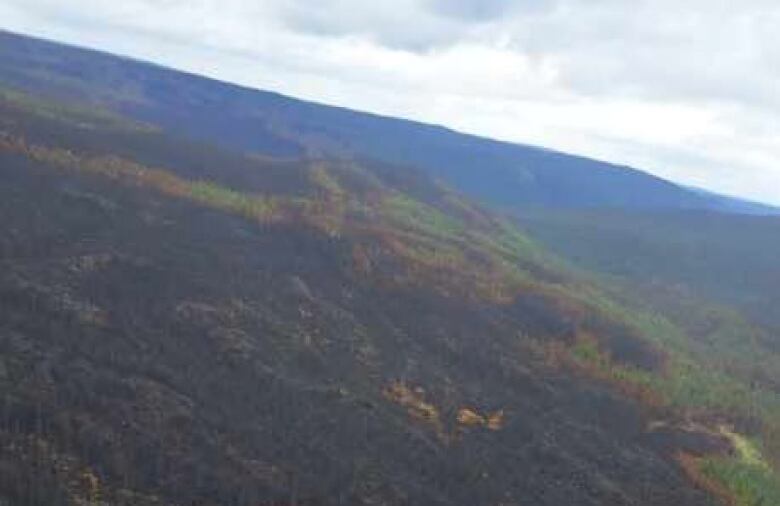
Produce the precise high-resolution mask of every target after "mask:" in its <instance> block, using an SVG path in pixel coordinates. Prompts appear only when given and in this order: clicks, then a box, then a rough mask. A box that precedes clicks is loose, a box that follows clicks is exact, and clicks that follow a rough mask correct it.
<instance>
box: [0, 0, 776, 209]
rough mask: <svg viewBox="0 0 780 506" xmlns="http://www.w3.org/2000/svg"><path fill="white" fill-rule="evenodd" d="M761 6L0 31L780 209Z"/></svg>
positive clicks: (425, 13) (23, 12)
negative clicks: (538, 149)
mask: <svg viewBox="0 0 780 506" xmlns="http://www.w3.org/2000/svg"><path fill="white" fill-rule="evenodd" d="M778 26H780V3H778V2H776V1H775V0H740V1H734V0H730V1H725V0H721V1H718V0H685V1H683V2H681V1H679V0H492V1H491V0H393V1H386V2H381V1H366V0H253V1H250V0H122V1H121V2H118V1H115V0H0V27H2V28H5V29H7V30H12V31H16V32H21V33H26V34H31V35H38V36H42V37H46V38H51V39H55V40H59V41H63V42H69V43H74V44H78V45H82V46H87V47H93V48H98V49H102V50H106V51H110V52H114V53H119V54H123V55H127V56H132V57H136V58H141V59H145V60H149V61H153V62H156V63H160V64H163V65H168V66H172V67H175V68H179V69H183V70H188V71H192V72H197V73H201V74H205V75H208V76H211V77H216V78H219V79H223V80H226V81H232V82H236V83H240V84H244V85H248V86H252V87H256V88H261V89H266V90H274V91H278V92H281V93H284V94H287V95H292V96H295V97H299V98H304V99H309V100H315V101H318V102H324V103H328V104H333V105H341V106H346V107H350V108H353V109H359V110H364V111H370V112H375V113H379V114H385V115H390V116H398V117H404V118H410V119H416V120H421V121H425V122H431V123H438V124H443V125H446V126H449V127H451V128H455V129H457V130H460V131H464V132H469V133H475V134H479V135H484V136H488V137H493V138H498V139H502V140H509V141H516V142H522V143H526V144H535V145H540V146H544V147H547V148H552V149H557V150H561V151H565V152H570V153H576V154H581V155H586V156H591V157H595V158H599V159H602V160H607V161H612V162H616V163H622V164H628V165H631V166H634V167H637V168H640V169H642V170H646V171H648V172H651V173H654V174H657V175H660V176H662V177H665V178H667V179H671V180H674V181H677V182H680V183H683V184H688V185H694V186H699V187H702V188H706V189H710V190H714V191H718V192H721V193H726V194H730V195H736V196H741V197H745V198H750V199H754V200H760V201H764V202H770V203H774V204H780V164H779V163H778V160H780V114H779V113H780V30H778V29H777V27H778Z"/></svg>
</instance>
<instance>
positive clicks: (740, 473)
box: [701, 427, 780, 506]
mask: <svg viewBox="0 0 780 506" xmlns="http://www.w3.org/2000/svg"><path fill="white" fill-rule="evenodd" d="M721 431H722V433H723V434H724V435H725V436H727V437H728V438H729V439H730V440H731V441H732V444H733V446H734V449H735V454H734V455H733V456H732V457H728V458H708V459H704V460H703V461H702V464H701V471H702V472H703V473H704V475H705V476H707V477H708V478H711V479H715V480H717V481H718V482H720V483H722V484H723V485H724V486H725V488H726V489H727V490H728V491H729V492H730V494H731V495H732V496H733V498H734V501H735V503H736V505H737V506H774V505H776V504H780V477H779V476H778V475H777V473H776V472H775V471H774V470H773V469H772V467H771V466H770V465H769V463H768V462H767V461H766V460H765V458H764V457H763V454H762V448H761V442H760V441H755V440H751V439H749V438H747V437H745V436H742V435H740V434H737V433H735V432H733V431H731V430H729V429H727V428H725V427H723V428H721Z"/></svg>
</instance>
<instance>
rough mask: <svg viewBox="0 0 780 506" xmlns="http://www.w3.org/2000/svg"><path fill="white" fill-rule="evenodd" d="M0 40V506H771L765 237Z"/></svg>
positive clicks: (643, 179) (428, 144)
mask: <svg viewBox="0 0 780 506" xmlns="http://www.w3.org/2000/svg"><path fill="white" fill-rule="evenodd" d="M2 37H3V39H2V44H0V53H2V54H3V55H4V56H3V58H0V82H2V83H4V84H3V85H2V87H0V215H1V216H2V217H3V223H4V227H5V228H4V234H2V236H0V265H1V266H2V268H0V304H1V305H0V307H2V311H0V399H2V404H0V505H2V506H6V505H14V506H16V505H86V504H89V505H93V504H106V505H112V506H113V505H142V506H143V505H181V506H184V505H193V504H197V505H204V506H205V505H214V506H216V505H225V504H229V505H238V506H245V505H246V506H249V505H253V506H254V505H257V504H302V505H329V504H334V505H335V504H365V505H384V504H387V505H406V504H415V505H417V504H420V505H439V504H440V505H452V504H463V505H467V504H468V505H471V504H490V505H497V504H502V505H519V506H522V505H526V504H529V503H530V504H534V505H541V506H564V505H566V506H568V505H571V504H576V505H584V506H591V505H592V506H603V505H610V506H611V505H615V506H629V505H631V506H633V505H642V506H656V505H657V506H662V505H663V506H667V505H670V504H673V505H681V506H699V505H701V506H704V505H712V506H715V505H719V504H735V505H738V506H759V505H761V506H765V505H767V504H780V479H778V473H777V470H778V469H780V384H778V382H777V380H776V378H777V377H778V376H777V373H778V371H780V348H778V345H777V338H776V333H775V331H774V329H775V327H773V326H772V325H773V323H772V322H771V321H759V319H758V318H754V316H755V315H757V314H760V313H761V309H760V308H761V306H760V305H758V304H756V300H759V299H764V298H769V299H771V298H772V297H774V292H773V291H772V290H773V287H774V284H773V283H772V280H773V279H775V278H773V277H772V275H774V274H776V270H775V269H774V267H773V263H772V262H771V259H772V258H773V251H776V249H775V243H774V242H773V240H772V238H771V237H767V236H764V235H763V234H764V233H765V232H767V231H771V230H774V229H773V228H772V227H774V226H776V223H777V221H776V219H775V218H770V217H760V216H759V217H756V216H729V217H726V216H725V215H721V214H712V213H708V212H700V211H697V212H688V211H683V210H682V209H681V208H684V209H687V208H688V207H698V206H700V205H702V206H704V207H707V206H708V205H709V204H706V202H709V200H707V199H709V198H710V197H709V196H706V195H702V194H700V193H698V192H691V191H689V190H687V189H682V188H680V187H677V186H674V185H671V184H669V183H666V182H663V181H660V180H657V179H655V178H652V177H650V176H647V175H644V174H642V173H639V172H636V171H629V170H625V169H621V168H612V169H605V170H604V171H601V169H600V168H599V167H603V164H600V163H599V162H594V161H589V160H581V159H579V162H577V163H582V164H584V165H582V166H581V170H582V171H583V172H582V173H581V176H582V177H583V178H585V179H587V184H584V183H583V184H580V186H581V187H582V190H583V191H582V192H581V193H573V192H571V185H575V183H576V182H577V181H578V180H577V177H578V176H577V173H578V171H579V170H580V169H571V170H570V169H568V168H567V169H565V170H564V169H563V168H561V171H560V172H556V170H557V169H554V168H552V165H556V166H557V164H558V161H572V160H574V159H572V158H571V157H568V156H567V155H562V154H557V153H549V152H544V151H541V150H538V149H536V148H525V147H520V146H509V145H504V144H498V143H492V141H485V140H481V139H476V138H467V137H463V136H460V135H459V134H454V133H452V132H448V131H445V130H441V129H436V128H434V127H425V126H420V125H414V124H410V123H408V122H398V121H395V120H387V119H383V118H376V117H371V116H366V115H361V114H359V113H353V112H349V111H343V110H337V109H329V108H323V107H322V106H316V105H313V104H304V103H300V102H295V101H292V100H291V99H285V98H282V97H279V96H276V95H270V94H262V93H259V92H254V91H249V90H243V89H239V88H235V87H229V86H228V85H224V84H220V83H215V82H213V81H208V80H204V79H201V78H197V77H194V76H188V75H182V74H177V73H175V72H173V71H170V70H165V69H160V68H157V67H152V66H148V65H145V64H139V63H136V62H130V61H127V60H122V59H118V58H116V57H112V56H108V55H101V54H97V53H92V52H84V51H81V50H75V49H72V48H68V47H62V46H56V45H52V44H50V43H43V42H40V41H35V40H30V39H23V38H19V37H17V36H12V35H3V36H2ZM204 90H205V91H204ZM179 91H180V92H179ZM206 92H208V94H207V95H203V93H206ZM206 96H208V97H210V98H208V100H207V101H206V102H204V100H205V97H206ZM155 97H156V98H155ZM261 100H267V101H269V103H273V104H275V105H268V108H271V109H273V108H274V107H277V106H278V105H279V104H288V106H289V108H290V109H289V110H288V111H285V110H281V111H277V113H276V114H277V116H274V117H275V118H276V119H275V120H274V121H277V122H270V123H269V121H268V116H264V114H265V113H261V112H260V111H262V110H263V109H262V107H260V106H258V105H257V104H258V103H259V101H261ZM204 103H205V104H208V103H210V104H211V105H210V106H206V105H204ZM269 110H270V109H269ZM230 111H232V112H230ZM325 113H327V114H332V115H334V116H332V117H330V120H334V121H332V122H331V121H330V120H329V121H328V125H330V124H334V125H336V124H338V125H340V126H338V128H337V131H338V132H339V133H338V135H339V136H343V137H342V141H343V142H350V143H351V142H355V143H366V144H365V145H366V146H368V145H369V144H370V143H371V142H378V139H380V137H381V136H380V135H379V134H377V137H371V135H368V134H366V135H363V133H365V132H370V128H368V126H370V125H372V124H374V125H380V126H382V128H384V127H386V126H388V125H395V127H398V128H399V129H402V130H404V131H405V132H407V133H405V134H403V135H401V134H398V135H399V136H398V137H397V138H396V140H388V144H386V145H385V146H390V147H392V146H393V145H394V144H393V143H394V142H398V143H399V144H398V145H399V146H400V145H403V146H407V147H406V148H405V149H407V150H408V153H414V156H415V157H420V159H419V160H418V162H419V163H416V162H415V160H410V159H401V158H399V157H400V156H401V155H397V153H396V154H392V153H391V154H384V155H382V153H380V152H379V151H377V150H378V148H371V149H369V148H367V147H366V148H365V150H363V148H361V149H360V150H359V151H360V153H358V154H359V155H360V156H356V154H355V153H353V152H349V151H351V150H352V149H357V148H354V147H351V148H349V149H345V148H344V145H343V144H338V145H334V144H333V139H335V138H336V137H337V136H336V134H334V133H333V132H330V131H328V130H327V129H326V128H325V126H323V124H322V123H321V121H323V120H322V117H321V116H320V114H325ZM344 117H353V118H356V119H355V121H358V122H364V121H365V122H368V123H360V124H361V125H362V126H363V127H364V128H360V129H359V130H360V132H358V131H355V132H352V133H349V134H348V133H347V131H346V130H342V128H343V127H344V124H343V123H342V122H341V119H343V118H344ZM206 118H208V121H206ZM258 118H259V119H258ZM296 118H297V119H296ZM335 119H338V120H339V121H335ZM293 120H294V121H295V122H298V123H300V122H306V121H311V123H310V125H311V130H306V129H303V128H300V129H299V128H297V127H296V128H295V129H291V128H288V126H289V125H291V124H293V123H288V122H292V121H293ZM279 122H281V123H279ZM372 122H376V123H372ZM263 125H265V126H263ZM280 125H287V126H284V128H282V126H280ZM401 127H403V128H401ZM334 128H336V126H334ZM377 128H379V127H377ZM420 129H422V130H425V129H429V131H432V132H438V133H437V134H436V135H441V136H442V137H441V139H443V140H442V141H441V142H442V143H444V144H448V143H449V142H456V143H457V142H467V140H468V139H471V140H470V141H468V142H473V143H474V144H468V146H466V147H464V148H463V149H467V152H468V153H471V156H473V157H475V158H473V159H480V160H481V162H480V163H481V164H483V166H484V167H485V168H486V170H487V167H499V168H500V167H502V165H501V163H502V162H501V161H500V158H501V157H503V156H509V155H505V154H506V153H510V152H511V153H515V154H513V155H512V156H513V157H514V156H515V155H517V156H518V157H520V155H519V154H518V153H522V157H526V156H528V157H530V158H528V157H526V158H523V159H524V160H525V161H526V163H531V162H533V167H531V168H529V169H528V170H529V171H531V172H533V173H534V174H536V171H538V174H540V175H539V181H537V182H535V183H533V184H530V183H529V184H526V183H522V184H521V186H516V187H513V188H512V192H514V191H517V192H518V193H517V194H515V193H512V195H525V197H523V198H524V204H523V206H517V207H516V208H514V209H513V211H514V214H512V215H503V214H499V213H497V212H496V211H495V210H493V208H494V206H496V205H499V206H500V205H501V202H500V200H501V197H495V198H487V199H482V200H475V199H474V197H475V196H478V195H479V194H480V192H481V191H484V192H486V193H487V194H491V195H492V194H493V193H494V190H493V189H490V188H489V187H488V186H489V184H496V185H502V184H503V183H502V182H501V177H500V175H497V176H496V177H495V178H493V176H490V177H489V178H488V177H485V178H483V180H484V182H485V184H486V185H488V186H485V187H483V188H482V189H481V190H474V191H471V192H469V193H468V194H466V192H463V191H461V190H462V188H463V187H459V186H458V181H457V178H458V177H460V176H457V174H459V173H461V172H459V170H460V169H457V170H456V169H453V172H452V173H450V172H449V171H442V172H441V173H440V172H437V171H438V170H439V169H437V168H436V167H440V166H439V165H437V164H436V163H429V162H427V161H425V160H423V159H422V158H423V157H424V158H425V159H426V160H428V158H427V157H429V156H430V157H431V158H430V159H431V160H433V159H437V157H444V158H442V160H444V159H445V158H446V159H447V160H449V161H450V162H453V163H455V161H458V160H461V158H464V157H459V156H458V153H460V152H459V151H457V150H456V151H450V150H449V148H446V149H445V148H443V147H441V145H440V144H437V141H436V140H435V138H433V137H428V138H426V137H424V136H423V137H420V135H422V134H420V132H421V131H422V130H420ZM329 132H330V133H329ZM404 135H410V136H411V137H404ZM434 137H435V136H434ZM371 139H373V140H371ZM415 139H416V140H415ZM415 142H417V143H420V144H414V143H415ZM361 145H362V144H361ZM325 146H326V147H325ZM486 146H492V148H488V147H486ZM453 149H454V148H453ZM481 149H486V150H487V151H480V150H481ZM492 149H495V150H496V151H495V153H499V152H500V153H502V154H500V155H499V154H496V155H495V156H496V157H497V158H495V159H493V158H490V156H492V155H490V156H488V155H487V154H486V153H488V152H491V153H493V151H490V150H492ZM507 150H508V151H507ZM513 150H517V151H513ZM529 153H536V154H537V155H538V156H539V157H540V158H538V159H535V158H533V157H532V155H530V154H529ZM368 155H375V156H368ZM396 155H397V156H396ZM483 155H484V156H483ZM404 156H407V155H404ZM408 156H412V155H408ZM450 157H453V158H450ZM549 157H551V158H549ZM519 159H520V158H517V159H515V158H512V159H511V160H510V161H508V162H507V164H508V165H506V167H509V166H510V165H512V166H514V163H515V162H516V161H517V160H519ZM490 160H492V161H491V162H490V164H488V163H487V161H490ZM507 160H508V159H507ZM550 160H555V163H554V164H553V163H552V162H550V164H551V165H548V164H547V163H548V162H549V161H550ZM461 161H462V160H461ZM397 162H403V163H400V164H399V163H397ZM493 162H495V163H493ZM510 162H511V163H510ZM464 163H465V162H464ZM474 163H476V162H474ZM469 167H471V166H468V165H463V166H462V167H461V168H462V169H463V172H462V174H467V175H468V177H469V178H473V177H474V174H473V173H472V169H471V168H469ZM591 169H592V171H593V172H592V171H591ZM491 170H492V169H491ZM497 170H498V169H497ZM599 171H601V172H599ZM531 172H529V173H531ZM500 173H501V172H500V170H499V172H497V173H496V174H500ZM542 173H545V174H547V175H548V176H549V179H544V178H542V176H541V174H542ZM596 173H599V174H601V175H600V176H596V175H595V174H596ZM444 174H450V176H447V177H444ZM453 174H455V175H453ZM512 174H514V175H513V177H515V176H516V173H515V172H513V173H512ZM588 174H590V175H589V176H587V175H588ZM605 174H606V175H605ZM483 175H484V174H480V177H482V176H483ZM548 176H545V177H548ZM564 176H565V177H564ZM586 176H587V177H586ZM535 177H536V176H534V178H535ZM603 178H605V179H603ZM616 178H617V179H616ZM617 181H623V182H625V184H626V185H627V186H623V187H622V189H623V190H626V189H628V188H635V191H637V192H639V193H638V195H642V196H643V198H644V196H645V195H647V198H648V200H647V202H650V203H652V205H651V206H650V207H651V208H652V209H649V210H648V209H646V210H644V212H639V210H637V209H633V207H634V204H633V203H632V202H633V201H628V200H620V199H621V198H625V196H626V195H629V194H631V192H628V193H626V192H625V191H621V192H617V191H616V188H614V187H611V186H610V185H612V184H614V183H616V182H617ZM461 183H462V184H466V185H468V184H467V183H466V182H465V180H464V181H461ZM548 183H549V184H548ZM621 184H622V183H621ZM634 184H636V185H637V186H636V187H633V186H632V185H634ZM583 185H584V186H583ZM645 185H649V186H645ZM653 188H656V189H657V192H656V190H653ZM631 191H634V190H631ZM522 192H527V193H526V194H523V193H522ZM618 193H622V195H623V197H619V196H618V195H617V194H618ZM507 195H509V193H507ZM573 195H576V196H573ZM654 195H655V196H654ZM691 195H695V198H696V199H704V201H702V200H696V202H697V203H695V205H693V204H694V202H693V201H691V200H688V199H689V198H693V197H691ZM564 197H565V198H566V199H567V200H566V202H561V201H558V200H556V199H560V198H564ZM656 197H657V199H658V200H655V199H656ZM534 199H537V200H536V201H535V200H534ZM576 199H580V200H576ZM670 199H671V200H670ZM716 200H718V201H719V202H722V199H721V197H717V198H716ZM529 201H530V202H536V203H541V202H544V203H545V204H546V205H548V206H553V207H555V209H550V208H549V207H548V208H545V209H542V210H540V209H538V208H537V209H536V210H535V211H531V210H528V209H527V208H526V207H525V205H527V204H528V202H529ZM702 202H705V204H702ZM596 204H598V205H605V206H618V207H619V208H621V207H624V208H632V209H631V210H630V211H629V210H628V209H622V210H621V209H614V208H613V209H610V210H609V211H607V210H603V209H602V210H589V211H587V212H586V211H585V210H584V209H578V210H577V211H576V212H573V211H572V210H571V207H590V206H592V205H596ZM656 206H660V208H659V207H656ZM661 208H663V212H661V211H662V209H661ZM670 208H671V209H670ZM649 211H652V212H649ZM669 216H675V217H674V218H668V217H669ZM721 217H722V218H723V221H720V219H721ZM518 220H519V225H521V226H519V225H518ZM578 220H580V221H578ZM654 220H658V221H654ZM707 220H711V221H710V222H709V223H710V226H709V228H708V227H706V226H703V225H702V224H706V223H708V221H707ZM751 227H755V228H751ZM643 228H644V229H648V231H643ZM724 230H730V231H731V232H730V235H719V234H721V233H723V231H724ZM630 231H633V232H634V233H635V234H638V235H633V236H632V235H630V233H629V232H630ZM578 234H579V235H578ZM637 237H639V238H640V239H641V240H637ZM664 241H666V242H664ZM686 241H688V242H686ZM691 245H692V246H691ZM653 248H656V249H653ZM710 250H711V251H712V253H711V254H709V253H708V256H706V258H705V259H704V260H705V261H703V262H701V264H700V265H699V264H697V260H696V258H697V257H696V255H700V254H701V253H702V252H709V251H710ZM759 250H760V251H759ZM665 251H668V252H671V253H672V254H674V255H675V256H676V257H679V260H680V262H679V263H675V262H673V261H672V260H673V259H671V258H670V257H669V255H668V254H667V255H664V252H665ZM759 252H760V253H761V254H758V253H759ZM734 256H742V257H750V258H753V259H754V260H755V261H753V262H750V265H749V266H746V267H745V268H744V269H738V268H737V266H738V265H739V264H738V263H735V262H734V261H733V258H734ZM713 269H716V270H718V271H719V272H718V273H717V276H716V275H713V273H712V272H710V271H711V270H713ZM685 276H688V277H687V278H686V277H685ZM762 276H763V279H762ZM654 280H657V281H658V282H657V283H653V281H654ZM717 280H720V282H717ZM740 281H741V284H740ZM759 281H761V282H765V283H764V284H761V283H759ZM730 284H734V285H735V286H734V290H733V291H731V290H729V288H728V286H729V285H730ZM681 285H685V286H682V287H681ZM770 306H771V304H768V305H767V306H766V307H770Z"/></svg>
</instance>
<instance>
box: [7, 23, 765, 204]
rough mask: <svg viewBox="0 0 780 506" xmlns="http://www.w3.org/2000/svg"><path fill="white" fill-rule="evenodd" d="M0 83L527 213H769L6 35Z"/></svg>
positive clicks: (513, 147)
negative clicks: (396, 169) (396, 174)
mask: <svg viewBox="0 0 780 506" xmlns="http://www.w3.org/2000/svg"><path fill="white" fill-rule="evenodd" d="M0 83H4V84H6V85H7V86H11V87H16V88H21V89H26V90H30V91H35V92H36V93H41V94H44V95H47V96H50V97H55V98H64V99H68V100H76V101H84V102H87V103H92V104H98V105H101V106H104V107H107V108H109V109H112V110H114V111H117V112H120V113H122V114H126V115H129V116H131V117H133V118H136V119H138V120H142V121H148V122H151V123H154V124H156V125H159V126H161V127H163V128H166V129H170V130H172V131H174V132H175V133H176V134H177V135H187V136H189V137H192V138H195V139H202V140H207V141H211V142H215V143H218V144H221V145H223V146H225V147H229V148H233V149H239V150H242V151H250V152H262V153H266V154H273V155H276V156H301V155H304V154H306V155H309V156H321V155H329V156H334V155H336V156H341V157H358V158H363V157H369V158H373V159H378V160H383V161H385V162H389V163H393V164H401V165H409V166H414V167H417V168H419V169H422V170H423V171H425V172H426V173H427V174H429V175H432V176H434V177H436V178H440V179H442V180H444V181H446V182H447V183H448V184H450V185H451V186H453V187H455V188H457V189H458V190H460V191H462V192H464V193H466V194H468V195H470V196H472V197H475V198H478V199H480V200H483V201H485V202H488V203H490V204H492V205H494V206H498V207H501V208H505V209H510V210H511V209H516V208H518V207H522V206H529V205H539V206H548V207H562V208H582V207H616V208H629V209H691V208H693V209H722V210H728V211H733V210H737V211H739V212H750V213H770V212H774V213H776V212H777V210H776V209H772V208H769V207H767V206H762V205H758V204H751V203H747V202H741V201H735V200H732V199H727V198H724V197H720V196H717V195H711V194H705V193H702V192H698V191H695V190H691V189H688V188H684V187H681V186H678V185H675V184H673V183H670V182H668V181H664V180H662V179H659V178H657V177H653V176H651V175H649V174H646V173H643V172H640V171H638V170H634V169H632V168H629V167H622V166H616V165H612V164H608V163H604V162H599V161H596V160H591V159H587V158H582V157H578V156H572V155H567V154H563V153H558V152H554V151H550V150H546V149H542V148H537V147H532V146H523V145H518V144H508V143H502V142H497V141H492V140H489V139H484V138H479V137H475V136H470V135H464V134H460V133H457V132H453V131H451V130H448V129H445V128H442V127H437V126H431V125H425V124H420V123H414V122H411V121H403V120H398V119H393V118H385V117H380V116H375V115H370V114H365V113H361V112H357V111H351V110H347V109H341V108H336V107H328V106H324V105H320V104H315V103H310V102H304V101H300V100H295V99H292V98H289V97H285V96H282V95H278V94H275V93H268V92H261V91H257V90H252V89H248V88H242V87H238V86H234V85H230V84H227V83H222V82H218V81H214V80H209V79H204V78H202V77H198V76H194V75H190V74H184V73H178V72H175V71H172V70H169V69H165V68H161V67H157V66H153V65H149V64H145V63H141V62H137V61H133V60H128V59H122V58H117V57H116V56H112V55H107V54H103V53H97V52H93V51H87V50H83V49H77V48H73V47H68V46H62V45H57V44H52V43H48V42H44V41H40V40H36V39H30V38H25V37H20V36H17V35H13V34H10V33H0Z"/></svg>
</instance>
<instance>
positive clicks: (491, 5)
mask: <svg viewBox="0 0 780 506" xmlns="http://www.w3.org/2000/svg"><path fill="white" fill-rule="evenodd" d="M554 3H555V2H553V1H551V0H487V1H485V0H428V5H429V7H430V8H431V9H432V10H433V11H434V12H436V13H438V14H441V15H443V16H447V17H452V18H455V19H458V20H460V21H463V22H466V23H474V22H483V21H492V20H497V19H500V18H502V17H503V16H506V15H508V14H510V13H513V12H516V11H519V10H545V9H548V8H551V7H552V6H553V5H554Z"/></svg>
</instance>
